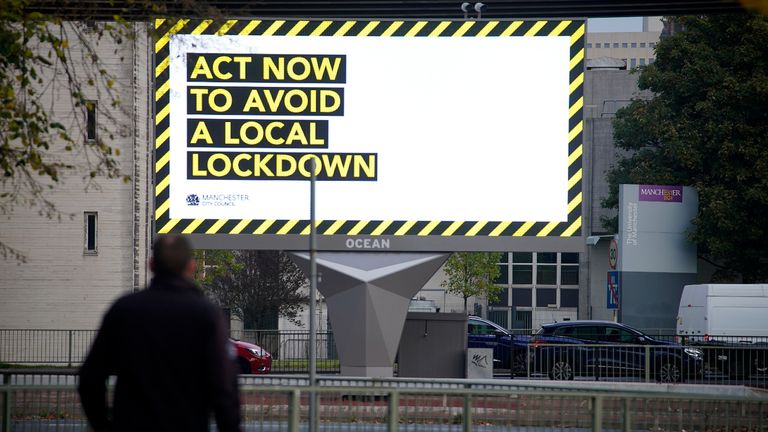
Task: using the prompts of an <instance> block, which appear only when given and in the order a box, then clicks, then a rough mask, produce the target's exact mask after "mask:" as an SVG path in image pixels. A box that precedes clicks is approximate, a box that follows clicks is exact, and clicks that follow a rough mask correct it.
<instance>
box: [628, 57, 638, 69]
mask: <svg viewBox="0 0 768 432" xmlns="http://www.w3.org/2000/svg"><path fill="white" fill-rule="evenodd" d="M635 66H637V59H632V60H631V61H630V62H629V67H630V68H631V69H634V68H635Z"/></svg>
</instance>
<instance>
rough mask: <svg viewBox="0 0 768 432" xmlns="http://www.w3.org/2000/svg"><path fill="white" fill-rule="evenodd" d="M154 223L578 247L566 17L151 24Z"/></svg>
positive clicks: (217, 235) (434, 247)
mask: <svg viewBox="0 0 768 432" xmlns="http://www.w3.org/2000/svg"><path fill="white" fill-rule="evenodd" d="M156 29H157V31H158V33H159V34H160V37H159V38H158V39H157V41H156V43H155V47H154V50H155V69H154V75H155V87H154V89H155V90H154V100H155V123H156V129H155V148H156V153H155V172H156V175H155V182H156V183H155V193H156V206H155V207H156V208H155V227H156V231H157V232H158V233H183V234H188V235H190V236H191V237H192V238H193V240H194V241H195V242H196V245H198V246H200V247H250V248H265V249H299V248H303V247H304V246H305V244H306V241H307V240H306V236H307V235H308V234H309V231H310V227H309V220H308V216H309V187H308V184H307V180H308V179H309V178H310V177H311V176H312V172H311V170H312V169H313V168H312V167H314V170H315V172H314V174H315V176H316V178H317V180H318V185H317V215H318V219H319V220H318V222H317V232H318V234H319V239H318V245H319V247H320V249H324V250H358V249H360V250H364V249H382V250H393V251H398V250H402V251H445V250H511V249H513V248H516V247H524V248H526V249H527V250H581V248H582V247H583V246H582V243H583V242H581V241H580V239H579V238H580V235H581V223H582V220H581V203H582V193H581V178H582V168H581V156H582V150H583V146H582V140H581V135H582V134H581V132H582V128H583V122H582V106H583V96H582V94H583V92H582V83H583V80H584V73H583V61H584V41H583V39H584V23H583V22H581V21H460V22H457V21H405V20H392V21H386V20H382V21H374V20H359V21H328V20H317V21H315V20H264V21H262V20H228V21H221V22H217V21H212V20H186V19H180V20H157V21H156Z"/></svg>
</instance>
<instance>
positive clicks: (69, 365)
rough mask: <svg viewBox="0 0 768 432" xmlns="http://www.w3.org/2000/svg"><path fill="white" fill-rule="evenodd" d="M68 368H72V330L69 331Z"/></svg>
mask: <svg viewBox="0 0 768 432" xmlns="http://www.w3.org/2000/svg"><path fill="white" fill-rule="evenodd" d="M67 366H68V367H72V330H70V331H69V353H68V354H67Z"/></svg>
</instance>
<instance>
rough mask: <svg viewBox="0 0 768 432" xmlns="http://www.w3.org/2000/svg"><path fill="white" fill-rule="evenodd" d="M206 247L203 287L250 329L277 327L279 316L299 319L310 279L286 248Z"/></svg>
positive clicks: (296, 320) (295, 320)
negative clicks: (217, 248)
mask: <svg viewBox="0 0 768 432" xmlns="http://www.w3.org/2000/svg"><path fill="white" fill-rule="evenodd" d="M209 252H211V251H206V256H207V257H208V259H207V260H206V262H205V273H206V274H205V277H204V279H203V287H204V289H205V290H206V291H207V292H208V293H209V294H210V295H211V296H212V297H213V298H214V300H215V301H217V302H218V303H219V304H220V305H221V306H223V307H228V308H230V309H231V312H232V315H234V316H236V317H238V318H240V319H241V320H242V321H243V324H244V325H245V328H248V329H266V328H271V327H274V326H275V325H276V324H277V323H276V322H275V319H276V318H277V316H278V315H279V316H284V317H287V318H288V319H290V320H292V321H294V322H296V323H299V320H298V318H297V316H298V313H299V312H300V311H301V310H302V309H303V306H304V305H305V304H306V303H307V300H308V299H307V296H306V295H305V294H304V293H302V290H301V289H302V288H303V287H304V286H306V283H307V280H306V278H305V277H304V273H302V271H301V270H300V269H299V268H298V267H296V265H295V264H294V263H293V261H291V258H290V257H289V256H288V255H286V254H285V253H283V252H277V251H251V250H236V251H231V252H225V251H213V253H209Z"/></svg>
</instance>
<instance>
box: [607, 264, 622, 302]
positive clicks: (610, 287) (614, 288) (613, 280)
mask: <svg viewBox="0 0 768 432" xmlns="http://www.w3.org/2000/svg"><path fill="white" fill-rule="evenodd" d="M606 298H607V305H608V306H607V307H608V309H619V305H620V303H621V279H620V278H619V272H617V271H609V272H608V283H607V284H606Z"/></svg>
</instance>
